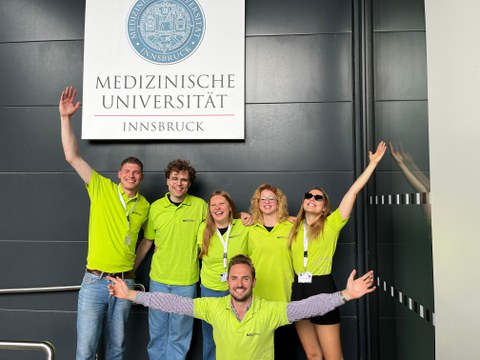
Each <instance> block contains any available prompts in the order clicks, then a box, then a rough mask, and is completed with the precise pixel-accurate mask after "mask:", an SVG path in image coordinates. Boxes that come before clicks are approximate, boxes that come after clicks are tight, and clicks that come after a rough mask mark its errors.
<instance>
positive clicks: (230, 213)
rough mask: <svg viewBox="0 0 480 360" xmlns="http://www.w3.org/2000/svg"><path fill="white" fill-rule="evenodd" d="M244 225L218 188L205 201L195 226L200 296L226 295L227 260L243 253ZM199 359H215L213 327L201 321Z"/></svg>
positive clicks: (226, 195)
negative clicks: (204, 213)
mask: <svg viewBox="0 0 480 360" xmlns="http://www.w3.org/2000/svg"><path fill="white" fill-rule="evenodd" d="M247 235H248V228H247V227H245V226H243V224H242V221H241V220H240V219H239V214H238V213H237V211H236V208H235V204H234V202H233V200H232V198H231V196H230V195H229V194H228V193H227V192H226V191H222V190H217V191H214V192H213V193H212V194H211V195H210V198H209V200H208V213H207V218H206V220H205V222H204V223H202V224H201V225H200V227H199V229H198V236H197V244H198V246H199V249H200V254H199V258H200V259H201V260H202V269H201V271H200V295H201V296H202V297H222V296H226V295H228V284H227V266H228V262H229V261H230V259H231V258H232V257H233V256H235V255H238V254H245V253H246V252H247ZM202 335H203V336H202V337H203V359H204V360H214V359H215V343H214V341H213V328H212V326H211V325H210V324H208V323H206V322H205V321H202Z"/></svg>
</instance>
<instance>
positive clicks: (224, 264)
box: [216, 224, 232, 269]
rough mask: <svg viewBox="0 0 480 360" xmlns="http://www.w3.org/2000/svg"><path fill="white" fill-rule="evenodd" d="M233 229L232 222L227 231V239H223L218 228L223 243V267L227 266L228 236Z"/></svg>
mask: <svg viewBox="0 0 480 360" xmlns="http://www.w3.org/2000/svg"><path fill="white" fill-rule="evenodd" d="M231 229H232V224H229V225H228V229H227V233H226V234H225V240H223V236H222V233H221V232H220V230H218V228H217V229H216V230H217V235H218V237H219V238H220V241H221V242H222V245H223V268H224V269H226V268H227V249H228V238H229V237H230V230H231Z"/></svg>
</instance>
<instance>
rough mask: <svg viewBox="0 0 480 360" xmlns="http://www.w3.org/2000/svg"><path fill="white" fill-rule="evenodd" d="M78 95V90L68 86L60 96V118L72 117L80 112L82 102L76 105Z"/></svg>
mask: <svg viewBox="0 0 480 360" xmlns="http://www.w3.org/2000/svg"><path fill="white" fill-rule="evenodd" d="M76 95H77V89H74V88H73V87H72V86H67V87H66V88H65V90H64V91H62V94H61V95H60V101H59V103H58V111H59V112H60V116H72V115H73V114H75V112H76V111H77V110H78V108H79V106H80V101H77V102H76V103H75V96H76Z"/></svg>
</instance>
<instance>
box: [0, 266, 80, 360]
mask: <svg viewBox="0 0 480 360" xmlns="http://www.w3.org/2000/svg"><path fill="white" fill-rule="evenodd" d="M29 276H30V275H29ZM50 276H51V275H50ZM21 277H25V274H19V277H18V278H17V281H18V282H22V280H23V279H22V278H21ZM74 278H75V279H68V283H67V282H65V283H64V284H62V286H63V285H65V286H67V285H68V286H71V285H73V286H75V285H80V283H81V280H82V279H81V278H78V276H74ZM50 279H51V277H50V278H48V279H45V280H43V284H42V286H50V283H51V281H50ZM47 281H48V283H47ZM20 286H22V284H21V283H18V284H15V286H14V288H15V289H17V288H19V287H20ZM2 288H3V289H6V287H5V286H4V285H3V284H2ZM77 300H78V291H77V290H72V291H62V292H51V293H24V294H11V295H6V294H2V295H1V296H0V308H3V309H15V310H25V311H27V310H42V311H47V310H51V311H55V310H58V311H77ZM0 358H1V357H0Z"/></svg>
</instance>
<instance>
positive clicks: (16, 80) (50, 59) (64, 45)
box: [0, 41, 83, 106]
mask: <svg viewBox="0 0 480 360" xmlns="http://www.w3.org/2000/svg"><path fill="white" fill-rule="evenodd" d="M0 64H2V66H1V67H0V78H1V79H2V86H1V87H0V106H23V105H29V106H32V105H55V104H58V99H59V95H60V90H61V89H63V88H65V86H66V85H70V84H76V85H79V84H81V83H82V73H83V72H82V66H83V41H56V42H33V43H20V44H12V43H8V44H0Z"/></svg>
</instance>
